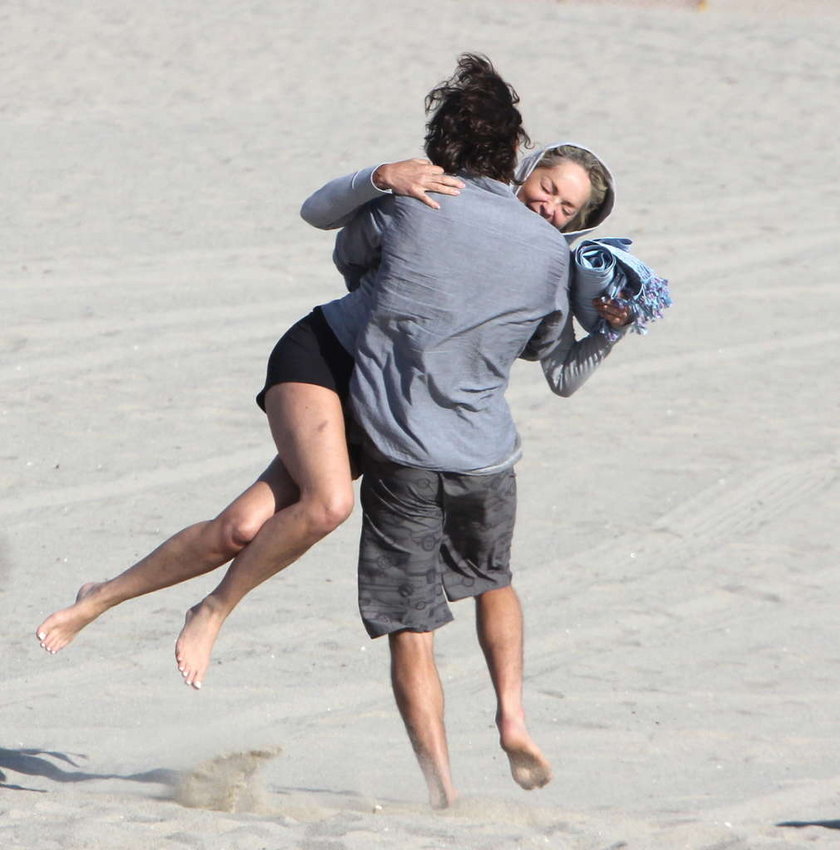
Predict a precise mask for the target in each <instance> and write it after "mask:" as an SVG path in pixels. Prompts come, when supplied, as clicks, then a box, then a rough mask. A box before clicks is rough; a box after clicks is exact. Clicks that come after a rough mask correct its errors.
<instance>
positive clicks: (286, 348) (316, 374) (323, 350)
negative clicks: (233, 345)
mask: <svg viewBox="0 0 840 850" xmlns="http://www.w3.org/2000/svg"><path fill="white" fill-rule="evenodd" d="M352 373H353V358H352V357H351V356H350V354H349V352H348V351H347V349H346V348H344V346H343V345H342V344H341V343H340V342H339V341H338V337H336V335H335V334H334V333H333V331H332V328H331V327H330V326H329V324H328V323H327V320H326V319H325V318H324V314H323V312H322V310H321V308H320V307H316V308H315V309H314V310H313V311H312V312H311V313H310V314H309V315H308V316H305V317H304V318H303V319H301V320H300V321H299V322H296V323H295V324H294V325H292V327H291V328H289V330H288V331H286V333H285V334H283V336H282V337H281V338H280V340H279V341H278V342H277V345H275V346H274V350H273V351H272V352H271V355H270V356H269V358H268V367H267V369H266V376H265V386H264V387H263V388H262V390H261V391H260V393H259V395H257V404H258V405H259V406H260V407H261V408H262V409H263V410H265V394H266V393H267V392H268V390H269V389H270V388H271V387H273V386H274V385H275V384H285V383H300V384H317V385H318V386H319V387H326V388H327V389H328V390H332V391H333V392H334V393H337V394H338V396H339V398H340V399H341V401H342V403H345V402H346V401H347V397H348V395H349V393H350V375H351V374H352Z"/></svg>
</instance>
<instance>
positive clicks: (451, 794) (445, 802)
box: [426, 776, 458, 809]
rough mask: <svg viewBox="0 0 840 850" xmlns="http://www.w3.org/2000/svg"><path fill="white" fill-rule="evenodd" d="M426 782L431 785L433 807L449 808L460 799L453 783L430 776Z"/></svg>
mask: <svg viewBox="0 0 840 850" xmlns="http://www.w3.org/2000/svg"><path fill="white" fill-rule="evenodd" d="M426 783H427V785H428V787H429V805H430V806H431V807H432V808H433V809H448V808H449V807H450V806H451V805H453V804H454V803H455V801H456V800H457V799H458V793H457V791H455V789H454V788H453V787H452V785H451V783H449V782H445V781H444V780H443V779H440V778H437V777H435V778H432V777H429V776H427V777H426Z"/></svg>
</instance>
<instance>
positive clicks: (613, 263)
mask: <svg viewBox="0 0 840 850" xmlns="http://www.w3.org/2000/svg"><path fill="white" fill-rule="evenodd" d="M632 244H633V243H632V241H631V240H630V239H623V238H605V239H587V240H585V241H584V242H581V243H580V245H578V246H577V248H575V249H574V250H573V251H572V268H571V280H570V290H571V291H570V295H571V304H572V312H573V313H574V316H575V318H576V319H577V320H578V322H580V324H581V327H583V329H584V330H586V331H587V333H602V334H604V336H606V337H607V338H609V339H610V340H616V339H618V337H619V336H620V335H621V334H620V333H619V331H616V330H615V329H613V328H612V327H611V326H610V324H609V322H607V320H606V319H604V318H603V317H602V316H600V315H599V313H598V311H597V310H596V309H595V306H594V304H593V303H592V302H593V300H594V299H596V298H604V299H615V301H617V302H618V303H620V304H623V305H627V306H629V307H630V309H631V312H632V314H633V320H632V322H631V325H630V329H631V330H632V331H634V332H635V333H638V334H645V333H647V324H648V322H652V321H655V320H656V319H661V318H662V311H663V310H664V309H665V308H666V307H670V306H671V294H670V292H669V290H668V281H667V280H665V279H664V278H661V277H659V275H657V274H656V272H654V271H653V269H651V268H650V267H649V266H647V265H645V263H643V262H642V261H641V260H640V259H639V258H638V257H636V256H634V255H633V254H631V253H630V251H629V250H628V249H629V248H630V246H631V245H632Z"/></svg>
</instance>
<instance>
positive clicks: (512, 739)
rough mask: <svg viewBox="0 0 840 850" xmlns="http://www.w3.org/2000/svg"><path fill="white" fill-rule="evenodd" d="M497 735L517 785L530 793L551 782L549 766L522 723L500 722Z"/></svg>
mask: <svg viewBox="0 0 840 850" xmlns="http://www.w3.org/2000/svg"><path fill="white" fill-rule="evenodd" d="M499 734H500V741H501V745H502V749H503V750H504V751H505V753H507V757H508V760H509V761H510V772H511V775H512V776H513V779H514V781H515V782H516V784H517V785H519V786H520V787H521V788H524V789H525V790H526V791H532V790H533V789H534V788H542V787H543V786H544V785H548V783H549V782H551V765H550V764H549V762H548V760H547V759H546V757H545V756H544V755H543V754H542V752H541V751H540V748H539V747H538V746H537V745H536V744H535V743H534V740H533V738H531V736H530V735H529V734H528V730H527V729H526V728H525V723H524V722H522V721H508V722H504V721H500V722H499Z"/></svg>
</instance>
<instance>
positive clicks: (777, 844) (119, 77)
mask: <svg viewBox="0 0 840 850" xmlns="http://www.w3.org/2000/svg"><path fill="white" fill-rule="evenodd" d="M835 7H836V3H834V2H818V1H817V0H814V2H797V1H796V0H789V2H787V3H781V2H776V3H771V2H767V3H765V2H762V3H759V2H752V1H751V0H709V2H708V3H707V4H706V8H705V9H702V10H698V9H695V8H693V6H692V4H690V3H687V2H676V0H675V2H673V3H667V2H660V3H656V2H649V3H638V4H631V3H602V2H598V3H588V2H548V0H463V1H462V2H454V0H427V2H423V3H420V2H417V1H416V0H402V2H400V3H388V2H384V0H343V2H341V3H310V2H306V3H305V2H302V0H285V2H283V3H262V2H241V0H224V2H223V1H222V0H204V2H201V3H198V2H194V0H181V2H179V3H168V2H163V0H148V2H146V3H142V4H128V3H113V2H110V3H109V2H104V0H77V1H76V2H73V3H66V4H48V3H22V2H14V3H6V4H4V6H3V8H2V9H0V33H2V35H0V48H2V49H0V110H2V153H3V168H2V169H0V197H2V204H0V240H2V251H0V291H2V305H3V319H4V321H3V327H2V330H0V352H2V357H0V382H2V401H1V402H0V422H2V451H0V478H2V481H3V489H2V493H0V522H2V525H0V529H2V531H0V601H2V611H3V617H2V625H0V635H2V658H3V687H2V694H1V695H0V705H2V717H3V738H2V740H0V846H2V847H3V848H5V850H23V848H26V850H31V849H32V848H38V850H52V848H64V849H68V848H69V850H81V848H94V850H100V848H101V850H105V848H108V850H110V848H121V850H135V848H136V849H137V850H139V848H156V850H157V848H161V850H181V849H182V848H184V850H186V848H219V849H220V850H221V849H222V848H224V850H239V849H240V848H242V850H252V848H253V850H257V848H300V850H356V848H359V849H360V850H361V848H364V850H371V848H386V847H387V848H405V850H428V849H429V848H458V850H490V849H491V848H492V850H496V848H505V850H507V848H523V850H530V849H531V848H544V847H550V848H557V849H558V850H572V849H573V850H608V848H611V850H617V848H633V850H659V848H661V849H662V850H677V848H690V850H712V848H717V849H718V850H722V848H727V850H741V848H760V850H775V848H783V847H784V848H790V847H823V846H825V847H829V846H836V842H837V840H838V832H837V829H838V828H840V796H838V795H839V794H840V768H838V765H840V653H838V649H837V646H838V640H840V630H838V617H837V614H836V606H837V602H836V600H837V598H838V596H840V572H838V570H837V564H838V544H837V538H836V536H835V527H836V524H837V517H838V516H840V514H838V511H837V507H838V501H839V500H838V497H839V496H840V483H838V457H839V454H840V452H838V444H837V430H836V423H837V417H838V401H840V393H838V387H837V377H836V376H837V374H838V367H840V363H839V362H838V354H837V352H838V349H839V348H840V347H839V346H838V341H840V332H838V329H837V322H836V320H835V314H836V313H837V310H838V307H840V296H838V287H837V284H836V281H835V277H836V275H835V274H834V273H833V272H832V271H831V263H832V260H831V258H832V256H833V253H834V250H835V249H836V247H837V232H838V225H840V213H839V212H838V211H839V210H840V189H838V186H840V181H838V179H837V177H838V173H837V166H836V164H835V159H836V156H835V155H836V152H837V142H836V138H837V131H836V128H837V125H838V120H840V100H838V98H837V91H838V81H839V78H840V58H838V52H837V43H838V40H840V17H839V16H838V15H837V14H836V12H837V9H836V8H835ZM462 50H478V51H483V52H486V53H487V54H488V55H490V56H491V58H492V59H493V60H494V61H495V63H496V64H497V66H498V67H499V69H500V70H501V71H502V73H503V74H504V75H505V76H506V77H507V78H508V79H509V80H511V81H512V82H513V83H514V84H515V85H516V87H517V88H518V90H519V92H520V94H521V96H522V109H523V112H524V114H525V116H526V118H527V125H528V127H529V129H530V132H531V135H532V137H533V138H534V139H535V140H536V141H539V142H550V141H554V140H556V139H574V140H577V141H579V142H583V143H587V144H589V145H591V146H592V147H593V148H594V149H595V150H597V151H598V152H599V153H600V154H601V155H602V156H603V157H604V158H605V159H606V160H607V161H608V162H609V163H610V165H611V166H612V168H613V170H614V171H615V173H616V175H617V177H618V185H619V195H618V207H617V210H616V212H615V214H614V215H613V217H612V220H611V222H609V227H607V228H605V229H604V230H602V232H601V235H628V236H631V237H632V238H633V239H634V240H635V246H636V249H637V251H638V253H639V254H640V255H641V256H642V257H644V258H645V259H646V260H648V261H649V262H650V263H651V264H652V265H654V266H655V267H656V268H657V270H659V271H660V272H661V273H663V274H665V275H666V276H667V277H669V278H670V279H671V281H672V288H673V294H674V299H675V305H674V307H673V308H672V310H671V311H670V314H669V315H668V316H667V318H666V319H665V320H664V321H662V322H660V323H658V324H656V325H654V326H653V327H652V329H651V332H650V334H649V335H648V336H646V337H635V336H634V337H631V338H628V339H627V340H625V341H624V342H622V343H621V344H620V346H619V347H617V348H616V350H615V352H614V353H613V355H612V357H611V358H610V360H609V361H608V362H607V363H606V364H605V365H604V367H603V368H602V369H601V370H600V371H599V373H598V374H597V375H595V376H594V378H593V379H592V380H591V381H590V383H589V384H588V385H587V386H586V387H585V388H584V389H583V390H581V392H580V393H579V394H577V395H576V396H575V397H573V398H572V399H560V398H556V397H554V396H552V395H551V394H550V393H549V392H548V391H547V388H546V386H545V384H544V382H543V381H542V378H541V375H540V374H539V370H538V369H537V368H535V367H534V366H533V365H532V364H521V365H518V366H517V369H516V370H515V373H514V376H513V381H512V387H511V390H510V394H509V397H510V399H511V403H512V405H513V407H514V410H515V413H516V416H517V421H518V423H519V425H520V429H521V432H522V437H523V441H524V446H525V458H524V459H523V461H522V462H521V464H520V467H519V485H520V499H521V507H520V514H519V516H520V520H519V528H518V538H517V540H516V546H515V562H516V570H517V586H518V588H519V590H520V593H521V595H522V599H523V603H524V606H525V612H526V618H527V644H526V652H527V681H526V691H527V695H526V704H527V707H528V710H529V719H530V723H531V727H532V731H533V733H534V735H535V737H536V738H537V740H538V741H539V743H540V744H541V746H542V747H543V749H544V750H545V751H546V753H547V754H548V755H549V756H550V758H551V759H552V761H553V762H554V766H555V780H554V781H553V783H552V784H551V785H549V786H548V787H547V788H545V789H543V790H541V791H537V792H532V793H526V792H524V791H521V790H520V789H519V788H517V787H516V786H515V785H514V784H513V783H512V782H511V780H510V777H509V774H508V770H507V765H506V761H505V759H504V757H503V755H502V754H501V753H500V751H499V750H498V748H497V745H496V735H495V729H494V726H493V699H492V693H491V690H490V687H489V684H488V682H487V679H486V673H485V671H484V668H483V664H482V661H481V658H480V653H479V652H478V650H477V647H476V644H475V639H474V636H473V616H472V610H471V607H470V606H469V605H468V604H462V605H461V606H459V607H458V608H457V609H456V615H457V619H456V621H455V623H453V624H452V625H450V626H447V627H446V629H444V630H442V632H441V633H440V635H439V638H438V645H439V650H440V666H441V674H442V677H443V680H444V684H445V687H446V692H447V700H448V702H447V720H448V725H449V733H450V749H451V752H452V761H453V770H454V775H455V780H456V783H457V785H458V787H459V789H460V791H461V794H462V795H463V798H462V801H461V803H460V805H459V806H458V807H456V808H455V809H454V810H453V811H451V812H447V813H443V814H435V813H432V812H431V811H430V810H429V809H428V806H427V804H426V801H425V792H424V788H423V784H422V780H421V777H420V774H419V771H418V769H417V767H416V765H415V763H414V759H413V756H412V754H411V752H410V749H409V746H408V743H407V741H406V738H405V734H404V732H403V729H402V727H401V724H400V721H399V718H398V716H397V712H396V710H395V708H394V706H393V703H392V697H391V694H390V689H389V686H388V681H387V647H386V646H385V645H384V644H383V643H381V642H370V641H368V639H367V638H366V636H365V635H364V632H363V630H362V628H361V625H360V624H359V622H358V618H357V614H356V609H355V595H354V551H355V545H356V539H357V534H358V527H359V518H358V515H355V516H354V517H353V518H352V519H351V520H350V521H349V522H348V523H347V524H346V525H345V526H344V527H342V528H341V529H340V530H339V531H338V532H337V533H336V534H334V535H333V536H332V537H331V538H330V539H328V540H326V541H325V542H324V543H323V544H322V545H320V546H319V547H318V548H317V549H316V550H313V551H312V552H311V553H310V554H309V555H307V556H306V557H305V558H304V559H303V560H302V561H301V562H300V563H299V564H297V565H296V566H295V567H293V568H292V569H290V570H289V571H288V572H287V573H286V574H284V575H283V576H280V577H278V578H276V579H274V580H273V581H272V582H270V583H269V584H267V585H265V586H263V587H261V588H260V589H259V590H258V591H256V592H255V593H254V594H253V595H252V596H251V597H250V598H249V599H247V600H246V602H245V603H244V604H243V605H242V606H241V608H240V609H239V610H238V611H237V612H236V613H235V614H234V615H233V617H232V618H231V619H230V620H229V621H228V623H227V624H226V626H225V629H224V631H223V634H222V637H221V639H220V642H219V644H218V646H217V650H216V653H215V658H214V663H213V666H212V668H211V670H210V673H209V675H208V677H207V680H206V684H205V687H204V689H203V690H202V691H201V692H195V691H192V690H190V689H188V688H186V687H184V686H183V685H182V684H181V682H180V679H179V676H178V673H177V671H176V669H175V665H174V661H173V646H174V640H175V637H176V636H177V633H178V630H179V629H180V626H181V623H182V618H183V612H184V611H185V609H186V608H187V607H188V606H189V605H190V604H192V603H194V602H195V601H197V600H198V599H199V598H200V597H201V596H203V595H204V594H205V593H206V592H207V590H208V589H209V588H210V587H212V586H213V585H214V583H215V579H216V577H215V576H207V577H204V578H202V579H199V580H196V581H194V582H193V583H191V584H190V585H186V586H182V587H179V588H174V589H172V590H169V591H166V592H163V593H159V594H156V595H153V596H150V597H146V598H143V599H140V600H136V601H134V602H131V603H128V604H126V605H125V606H123V607H122V608H120V609H117V610H114V611H111V612H109V613H108V614H106V615H105V616H104V617H103V618H102V619H101V620H100V621H98V622H97V623H96V624H94V625H93V626H91V627H90V628H89V629H88V630H87V631H85V632H84V633H83V634H82V635H81V636H80V637H79V638H78V640H77V641H76V642H75V643H74V644H73V645H72V646H70V647H68V648H67V649H65V650H64V651H63V652H61V653H60V654H58V655H56V656H49V655H47V654H45V653H44V652H43V651H42V650H41V649H40V648H39V647H38V645H37V642H36V641H35V639H34V637H33V635H32V632H33V630H34V628H35V626H36V625H37V624H38V623H39V622H41V620H42V619H43V618H44V616H46V615H47V614H48V613H49V612H51V611H53V610H55V609H56V608H58V607H61V606H63V605H66V604H68V603H69V602H70V601H71V599H72V597H73V595H74V594H75V592H76V589H77V588H78V587H79V585H80V584H82V582H84V581H87V580H91V579H99V578H104V577H107V576H109V575H113V574H115V573H116V572H119V571H120V570H122V569H123V568H124V567H125V566H127V565H128V564H130V563H131V562H132V561H133V560H134V559H136V558H137V557H139V556H140V555H142V554H144V553H145V552H146V551H148V550H149V549H151V548H152V547H153V546H154V545H156V544H157V542H159V541H160V540H161V539H163V538H164V537H165V536H167V535H168V534H170V533H172V532H174V531H175V530H177V529H179V528H180V527H182V526H184V525H186V524H187V523H190V522H193V521H196V520H199V519H204V518H206V517H209V516H212V515H213V514H214V513H216V512H217V511H218V510H220V509H221V507H223V506H224V505H225V504H226V503H227V502H228V501H229V500H230V499H232V498H233V497H234V496H235V495H236V494H237V493H238V492H239V490H240V489H242V488H243V487H244V486H245V485H247V484H248V483H249V482H250V480H251V479H252V478H253V477H254V476H255V475H256V474H258V472H259V471H260V470H261V469H262V466H263V465H264V463H265V462H266V461H267V460H268V459H269V458H270V456H271V453H272V449H271V443H270V439H269V435H268V431H267V428H266V425H265V421H264V417H263V416H262V414H261V413H260V412H259V410H258V409H257V408H256V406H255V405H254V404H253V394H254V392H255V391H256V390H257V389H258V388H259V385H260V382H261V380H262V372H263V368H264V362H265V358H266V356H267V353H268V351H269V350H270V348H271V346H272V344H273V342H274V340H275V339H276V338H277V336H278V335H279V334H280V333H281V332H282V331H283V330H284V329H285V328H286V327H287V326H288V325H289V324H290V323H291V322H292V321H293V320H295V319H296V318H298V317H299V316H301V315H303V314H304V313H305V312H306V311H307V310H308V309H309V308H310V307H311V306H312V305H314V304H315V303H318V302H320V301H324V300H327V299H328V298H330V297H332V296H333V295H335V294H336V293H338V292H339V290H340V286H339V281H338V279H337V276H336V274H335V273H334V271H333V270H332V268H331V264H330V253H331V238H330V236H329V234H324V233H320V232H317V231H314V230H311V229H309V228H307V227H306V226H305V225H304V224H303V222H302V221H301V220H300V219H299V218H298V215H297V210H298V207H299V205H300V202H301V201H302V200H303V198H305V197H306V195H307V194H308V193H309V192H310V191H312V190H313V189H314V188H315V187H316V186H318V185H319V184H320V183H321V182H322V181H323V180H325V179H327V178H329V177H331V176H334V175H337V174H342V173H346V172H348V171H351V170H353V169H354V168H357V167H361V166H362V165H366V164H369V163H372V162H376V161H382V160H386V159H389V158H390V159H394V158H401V157H406V156H411V155H415V154H417V153H418V152H419V151H420V148H421V139H422V125H423V112H422V98H423V95H424V93H425V92H426V91H427V90H428V89H429V88H430V87H431V86H432V85H433V84H434V83H436V82H437V81H438V80H440V79H441V78H443V77H444V76H445V75H446V74H447V73H448V72H449V71H450V69H451V68H452V67H453V65H454V59H455V56H456V55H457V54H458V53H459V52H460V51H462Z"/></svg>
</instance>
